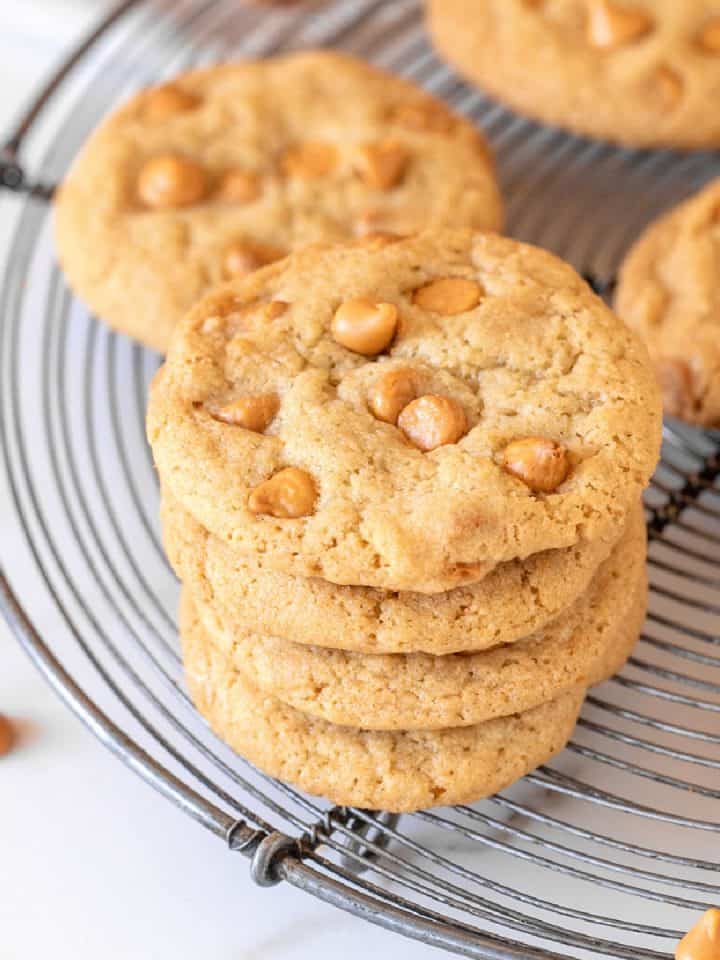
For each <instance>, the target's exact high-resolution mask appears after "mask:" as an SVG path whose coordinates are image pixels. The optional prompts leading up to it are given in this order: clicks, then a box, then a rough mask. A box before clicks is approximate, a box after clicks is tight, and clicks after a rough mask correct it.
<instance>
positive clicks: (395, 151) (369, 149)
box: [355, 141, 410, 190]
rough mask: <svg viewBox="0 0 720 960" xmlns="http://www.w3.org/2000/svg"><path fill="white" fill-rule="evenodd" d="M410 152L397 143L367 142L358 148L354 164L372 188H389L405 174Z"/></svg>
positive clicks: (397, 182)
mask: <svg viewBox="0 0 720 960" xmlns="http://www.w3.org/2000/svg"><path fill="white" fill-rule="evenodd" d="M409 162H410V153H409V152H408V150H406V149H405V147H403V146H402V145H401V144H399V143H393V142H391V141H388V142H386V143H368V144H365V146H362V147H360V148H359V150H358V152H357V156H356V158H355V165H356V167H357V169H358V171H359V173H360V176H361V177H362V179H363V181H364V182H365V183H366V184H367V185H368V186H369V187H371V188H372V189H374V190H391V189H392V188H393V187H396V186H397V185H398V184H399V183H400V181H401V180H402V178H403V177H404V175H405V171H406V169H407V166H408V164H409Z"/></svg>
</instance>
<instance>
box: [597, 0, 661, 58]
mask: <svg viewBox="0 0 720 960" xmlns="http://www.w3.org/2000/svg"><path fill="white" fill-rule="evenodd" d="M652 26H653V21H652V18H651V17H649V16H648V15H647V13H644V12H643V11H642V10H640V9H638V8H637V7H631V6H625V5H624V4H620V3H613V2H611V0H592V2H591V4H590V9H589V11H588V40H589V41H590V43H591V44H593V46H595V47H601V48H603V49H613V48H615V47H621V46H624V45H625V44H628V43H634V42H635V41H637V40H640V39H641V38H642V37H644V36H645V35H646V34H647V33H649V32H650V30H651V29H652Z"/></svg>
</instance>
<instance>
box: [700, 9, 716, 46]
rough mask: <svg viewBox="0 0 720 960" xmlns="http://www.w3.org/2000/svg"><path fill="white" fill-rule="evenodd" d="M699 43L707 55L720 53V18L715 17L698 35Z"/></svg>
mask: <svg viewBox="0 0 720 960" xmlns="http://www.w3.org/2000/svg"><path fill="white" fill-rule="evenodd" d="M698 43H699V45H700V47H701V48H702V49H703V50H705V51H706V52H707V53H720V17H713V19H712V20H708V22H707V23H706V24H705V25H704V27H703V28H702V30H701V31H700V33H699V34H698Z"/></svg>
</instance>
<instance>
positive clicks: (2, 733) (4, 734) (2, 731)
mask: <svg viewBox="0 0 720 960" xmlns="http://www.w3.org/2000/svg"><path fill="white" fill-rule="evenodd" d="M14 743H15V731H14V729H13V725H12V723H11V722H10V720H9V719H8V717H6V716H5V715H4V714H2V713H0V757H3V756H5V754H7V753H10V751H11V750H12V748H13V744H14Z"/></svg>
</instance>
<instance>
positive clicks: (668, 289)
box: [615, 179, 720, 428]
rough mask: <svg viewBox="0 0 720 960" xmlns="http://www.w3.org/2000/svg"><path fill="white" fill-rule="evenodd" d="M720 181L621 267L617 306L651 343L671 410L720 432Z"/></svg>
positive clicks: (654, 228)
mask: <svg viewBox="0 0 720 960" xmlns="http://www.w3.org/2000/svg"><path fill="white" fill-rule="evenodd" d="M719 210H720V179H716V180H712V181H710V183H708V184H707V185H706V186H705V187H704V188H703V189H702V190H700V191H699V192H698V193H696V194H695V195H694V196H692V197H690V198H689V199H688V200H686V201H685V202H684V203H681V204H680V205H679V206H677V207H675V208H674V209H671V210H669V211H668V212H667V213H665V214H664V215H663V216H661V217H660V218H659V219H658V220H656V221H655V222H654V223H652V224H650V225H649V226H648V227H647V228H646V229H645V230H644V231H643V233H642V234H641V235H640V236H639V237H638V239H637V240H636V242H635V244H634V246H633V247H632V248H631V249H630V251H629V252H628V254H627V256H626V257H625V260H624V261H623V263H622V265H621V268H620V275H619V283H618V289H617V295H616V298H615V307H616V310H617V312H618V313H619V314H620V316H621V317H622V319H623V320H624V321H625V322H626V323H627V324H628V326H630V327H631V328H632V329H633V330H635V331H636V332H637V333H639V334H640V336H641V337H642V338H643V339H644V341H645V343H646V345H647V348H648V351H649V353H650V358H651V360H652V362H653V364H654V367H655V372H656V375H657V378H658V381H659V382H660V387H661V390H662V396H663V403H664V406H665V410H666V411H667V412H668V413H669V414H671V415H672V416H674V417H679V418H680V419H681V420H685V421H686V422H687V423H694V424H698V425H701V426H706V427H711V428H717V427H720V348H719V346H718V345H719V344H720V339H719V338H718V331H720V313H719V312H718V304H720V275H718V271H717V267H716V261H715V254H714V252H713V251H714V249H715V246H716V243H717V230H718V223H719V222H720V220H719V219H718V211H719Z"/></svg>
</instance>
